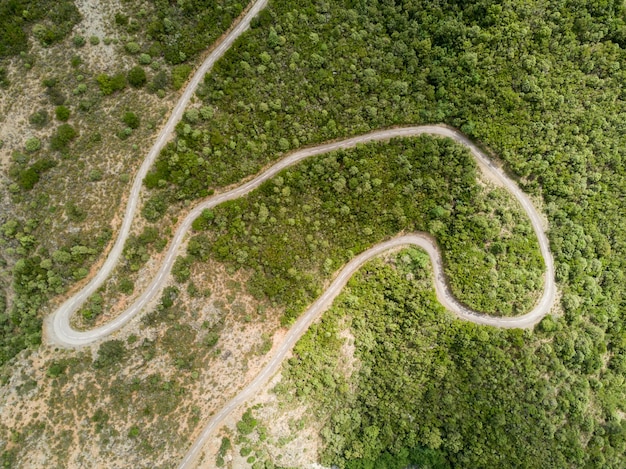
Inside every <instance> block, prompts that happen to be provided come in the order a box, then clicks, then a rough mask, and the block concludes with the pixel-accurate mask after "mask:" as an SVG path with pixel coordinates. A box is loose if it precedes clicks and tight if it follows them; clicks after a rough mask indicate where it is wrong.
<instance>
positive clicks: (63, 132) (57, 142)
mask: <svg viewBox="0 0 626 469" xmlns="http://www.w3.org/2000/svg"><path fill="white" fill-rule="evenodd" d="M77 136H78V132H77V131H76V129H75V128H74V127H72V126H71V125H69V124H61V125H60V126H59V127H58V128H57V131H56V133H55V134H54V135H53V136H52V138H51V139H50V148H51V149H52V150H58V151H63V150H66V149H67V147H68V146H69V144H70V142H71V141H72V140H74V139H75V138H76V137H77Z"/></svg>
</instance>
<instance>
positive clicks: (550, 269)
mask: <svg viewBox="0 0 626 469" xmlns="http://www.w3.org/2000/svg"><path fill="white" fill-rule="evenodd" d="M266 3H267V0H258V1H256V2H255V3H254V4H253V5H252V7H251V8H250V10H249V11H248V13H246V15H245V16H244V17H243V18H242V20H241V21H240V22H239V23H238V24H237V25H236V26H235V27H234V28H233V29H232V30H231V31H230V32H229V33H228V34H227V35H226V36H225V37H224V38H223V40H222V41H221V42H220V43H219V44H218V46H217V47H216V48H215V50H214V51H213V52H212V53H211V54H210V55H209V56H208V57H207V59H206V60H205V62H204V63H203V64H202V66H201V67H200V68H199V69H198V71H197V72H196V73H195V75H194V76H193V78H192V79H191V81H190V83H189V85H188V86H187V89H186V90H185V92H184V93H183V95H182V96H181V98H180V100H179V102H178V103H177V105H176V107H175V108H174V111H173V112H172V115H171V116H170V118H169V120H168V121H167V123H166V125H165V127H163V129H162V131H161V133H160V134H159V137H158V139H157V141H156V142H155V144H154V146H153V147H152V149H151V151H150V153H149V154H148V155H147V157H146V159H145V161H144V162H143V164H142V166H141V168H140V169H139V172H138V173H137V175H136V177H135V180H134V182H133V186H132V189H131V192H130V194H129V199H128V205H127V206H126V211H125V214H124V220H123V222H122V227H121V229H120V232H119V234H118V237H117V239H116V241H115V244H114V246H113V248H112V249H111V251H110V253H109V255H108V256H107V258H106V260H105V262H104V264H103V266H102V268H101V269H100V270H99V271H98V273H97V274H96V275H95V276H94V277H93V278H92V279H91V281H90V282H89V283H88V284H87V285H86V286H85V287H83V288H82V289H81V290H80V291H79V292H78V293H76V294H75V295H74V296H72V297H71V298H69V299H68V300H67V301H65V303H63V304H62V305H61V306H60V307H59V308H58V309H57V310H56V311H55V312H54V313H52V314H51V315H50V316H48V317H47V318H46V320H45V323H44V337H45V339H46V341H47V342H48V343H50V344H54V345H58V346H62V347H81V346H86V345H89V344H92V343H94V342H97V341H99V340H102V339H104V338H106V337H108V336H109V335H110V334H112V333H113V332H115V331H116V330H118V329H120V328H121V327H123V326H124V325H125V324H126V323H128V321H130V319H132V318H133V317H134V316H136V315H137V314H138V313H140V312H141V311H142V309H143V308H144V307H145V306H146V305H147V304H148V303H149V302H150V301H151V300H152V299H153V298H154V297H155V296H156V295H157V294H158V293H159V292H160V290H161V289H162V288H163V286H164V284H165V282H167V280H168V277H169V273H170V270H171V268H172V265H173V263H174V261H175V259H176V256H177V255H178V251H179V249H180V247H181V245H182V244H183V242H184V240H185V236H186V234H187V233H188V231H189V229H190V227H191V224H192V222H193V220H194V219H196V218H197V217H198V216H200V214H201V213H202V211H203V210H205V209H210V208H212V207H215V206H217V205H219V204H221V203H223V202H225V201H227V200H234V199H238V198H240V197H242V196H244V195H245V194H247V193H249V192H250V191H252V190H254V189H255V188H257V187H259V186H260V185H261V184H262V183H263V182H265V181H267V180H269V179H271V178H272V177H274V176H275V175H276V174H278V173H279V172H280V171H282V170H283V169H285V168H287V167H289V166H291V165H294V164H297V163H298V162H300V161H302V160H304V159H306V158H309V157H312V156H315V155H320V154H324V153H328V152H331V151H334V150H339V149H346V148H353V147H355V146H356V145H358V144H364V143H368V142H375V141H386V140H389V139H392V138H402V137H415V136H418V135H422V134H429V135H435V136H440V137H445V138H451V139H453V140H455V141H456V142H458V143H460V144H462V145H464V146H465V147H467V148H468V149H469V150H470V152H471V153H472V155H473V157H474V158H475V159H476V161H477V162H478V163H479V166H480V168H481V170H482V171H483V172H485V174H486V175H487V176H488V177H489V178H490V179H492V180H494V181H496V182H497V183H498V184H500V185H502V186H503V187H505V188H506V189H507V190H508V191H509V192H511V193H512V194H513V196H514V197H515V198H516V199H517V200H518V201H519V203H520V204H521V206H522V208H523V209H524V211H525V212H526V214H527V215H528V217H529V218H530V221H531V224H532V227H533V230H534V232H535V235H536V236H537V238H538V241H539V247H540V250H541V254H542V256H543V259H544V261H545V266H546V273H545V281H544V291H543V294H542V296H541V298H540V300H539V301H538V303H537V304H536V305H535V307H534V308H533V310H532V311H530V312H529V313H527V314H525V315H523V316H517V317H502V318H500V317H493V316H488V315H485V314H481V313H479V312H476V311H473V310H471V309H469V308H467V307H466V306H464V305H462V304H461V303H459V302H458V301H457V300H456V298H455V297H454V296H453V295H452V293H451V291H450V289H449V287H448V283H447V282H446V279H445V275H444V271H443V263H442V260H441V255H440V252H439V249H438V247H437V245H436V243H435V241H434V239H433V238H432V237H431V236H430V235H428V234H425V233H414V234H409V235H404V236H398V237H395V238H393V239H390V240H388V241H385V242H382V243H380V244H377V245H376V246H374V247H372V248H371V249H369V250H367V251H365V252H363V253H361V254H359V255H358V256H356V257H354V258H353V259H352V260H351V261H350V262H349V263H348V264H347V265H346V266H344V268H343V269H342V270H341V271H340V272H339V273H338V274H337V277H336V278H335V279H334V281H333V282H332V283H331V285H330V286H329V288H328V289H327V290H326V291H325V292H324V294H323V295H322V296H321V297H320V298H319V299H318V300H317V301H316V302H315V303H314V304H313V305H312V306H311V307H310V308H309V309H308V310H307V311H306V312H305V313H304V314H303V315H302V316H301V317H300V319H299V320H298V321H297V322H296V323H295V324H294V326H293V327H292V328H291V329H290V330H289V331H288V332H287V334H286V335H285V338H284V340H283V342H282V343H281V345H280V347H279V348H278V350H277V351H276V353H275V354H274V356H273V357H272V358H271V360H270V362H269V363H268V364H267V365H266V367H265V368H264V369H263V370H262V372H261V373H260V374H259V375H257V376H256V377H255V378H254V380H253V381H252V382H251V383H249V384H248V385H247V386H246V387H245V388H244V389H243V391H241V392H240V393H239V394H238V395H237V396H235V397H234V398H233V399H232V400H231V401H230V402H229V403H228V404H226V406H224V407H223V408H222V409H221V410H220V411H219V412H218V413H217V414H215V415H214V416H213V417H212V418H211V420H210V421H209V422H208V424H207V425H206V426H205V428H204V429H203V431H202V432H201V434H200V435H199V436H198V438H197V439H196V441H195V442H194V444H193V446H192V447H191V448H190V450H189V452H188V453H187V455H186V456H185V458H184V460H183V462H182V463H181V465H180V468H181V469H182V468H190V467H193V464H194V463H195V461H196V460H197V459H198V456H199V454H200V452H201V450H202V447H203V445H204V443H205V442H206V441H207V439H208V437H209V436H210V435H211V433H212V432H213V431H214V430H215V429H216V428H217V427H218V425H219V424H220V423H221V422H222V421H223V419H224V418H225V417H226V416H227V415H228V414H229V413H230V412H232V411H233V410H234V409H235V408H237V407H238V406H239V405H241V404H242V403H244V402H245V401H246V400H247V399H249V398H250V397H252V395H253V394H254V393H255V392H256V391H258V389H259V388H260V387H261V386H262V385H263V384H265V383H266V382H267V380H268V379H269V378H270V377H271V376H272V375H273V374H274V373H275V372H276V370H277V369H278V367H279V366H280V364H281V363H282V361H283V359H284V357H285V355H286V354H287V352H288V351H289V350H290V349H291V348H292V346H293V345H294V344H295V342H296V341H297V340H298V339H299V338H300V337H301V335H302V334H303V333H304V331H306V329H307V328H308V327H309V325H310V324H311V323H312V322H313V321H315V319H316V318H317V317H319V315H320V314H321V313H322V312H323V311H324V310H325V309H326V308H327V307H328V306H329V305H330V304H331V303H332V301H333V299H334V298H335V297H336V296H337V295H338V294H339V293H340V292H341V290H342V289H343V287H344V286H345V284H346V283H347V281H348V279H349V278H350V277H351V276H352V274H353V273H354V272H355V271H356V270H357V269H358V268H359V267H360V266H361V265H363V263H365V262H367V261H368V260H370V259H371V258H373V257H375V256H378V255H380V254H381V253H382V252H384V251H387V250H389V249H394V248H398V247H400V246H405V245H415V246H419V247H420V248H422V249H424V250H425V251H426V252H427V253H428V255H429V256H430V259H431V263H432V266H433V269H434V272H435V288H436V292H437V298H438V299H439V301H440V302H441V304H442V305H443V306H445V307H446V308H447V309H449V310H450V311H452V312H454V313H455V314H456V315H457V316H459V317H460V318H463V319H466V320H468V321H472V322H475V323H478V324H485V325H491V326H495V327H505V328H514V327H515V328H529V327H532V326H534V325H535V324H536V323H538V322H539V321H540V320H541V319H542V318H543V317H544V316H545V315H546V314H547V313H548V312H549V311H550V309H551V307H552V304H553V303H554V299H555V296H556V287H555V281H554V263H553V259H552V255H551V253H550V249H549V243H548V239H547V237H546V234H545V230H544V227H543V223H542V219H541V217H540V215H539V213H538V212H537V210H536V209H535V207H534V206H533V204H532V202H531V201H530V199H529V198H528V197H527V196H526V195H525V194H524V193H523V192H522V191H521V190H520V189H519V187H518V186H517V184H516V183H515V182H514V181H512V180H511V179H509V178H508V176H506V174H505V173H504V172H503V171H502V170H501V169H500V168H498V167H497V166H496V165H495V164H494V163H493V162H492V161H491V160H490V159H489V158H488V157H487V156H486V155H485V154H484V153H483V152H482V151H481V150H480V149H479V148H478V147H477V146H476V145H475V144H474V143H472V142H471V141H470V140H469V139H468V138H467V137H466V136H465V135H463V134H462V133H460V132H459V131H457V130H455V129H451V128H449V127H446V126H443V125H422V126H407V127H399V128H393V129H383V130H378V131H373V132H370V133H367V134H364V135H360V136H356V137H352V138H348V139H345V140H342V141H337V142H331V143H326V144H322V145H319V146H316V147H311V148H305V149H302V150H299V151H296V152H293V153H291V154H289V155H287V156H286V157H285V158H283V159H282V160H280V161H278V162H277V163H275V164H274V165H273V166H271V167H269V168H268V169H267V170H265V171H263V172H262V173H260V174H259V175H257V176H256V177H254V178H253V179H251V180H249V181H247V182H245V183H243V184H241V185H240V186H238V187H236V188H234V189H232V190H229V191H227V192H223V193H218V194H216V195H214V196H212V197H211V198H209V199H206V200H205V201H203V202H201V203H200V204H198V205H197V206H196V207H195V208H194V209H193V210H192V211H191V212H190V213H189V214H188V215H187V216H186V217H185V219H184V220H183V221H182V223H181V224H180V225H179V227H178V229H177V231H176V233H175V234H174V237H173V239H172V242H171V243H170V245H169V248H168V250H167V252H166V254H165V256H164V259H163V262H162V264H161V266H160V268H159V270H158V272H157V274H156V276H155V277H154V278H153V279H152V281H151V283H150V285H149V286H148V287H147V289H146V290H145V291H144V292H143V293H142V294H141V295H140V296H139V297H138V298H137V299H136V300H135V302H134V303H133V304H132V305H131V306H130V307H129V308H128V309H126V311H124V312H123V313H122V314H120V315H119V316H117V317H116V318H115V319H113V320H111V321H110V322H108V323H107V324H105V325H103V326H101V327H98V328H96V329H93V330H89V331H77V330H74V329H72V327H71V325H70V317H71V316H72V314H73V313H74V312H75V311H76V310H77V309H78V308H79V307H80V306H81V305H82V304H83V303H84V302H85V301H86V300H87V299H88V298H89V296H90V295H92V294H93V293H94V292H95V291H96V290H97V289H98V288H99V287H100V285H101V284H102V283H103V282H104V281H105V280H106V278H107V277H108V276H109V275H110V273H111V272H112V270H113V268H114V266H115V265H116V263H117V261H118V260H119V257H120V255H121V253H122V250H123V248H124V244H125V242H126V239H127V238H128V235H129V232H130V227H131V223H132V220H133V217H134V215H135V212H136V209H137V204H138V201H139V197H140V192H141V186H142V182H143V179H144V178H145V176H146V174H147V172H148V170H149V168H150V167H151V166H152V164H153V162H154V160H155V158H156V157H157V155H158V154H159V152H160V151H161V149H162V148H163V146H164V145H165V143H166V142H167V141H168V139H169V138H170V136H171V134H172V132H173V130H174V127H175V125H176V123H177V122H178V121H179V120H180V118H181V117H182V115H183V112H184V110H185V108H186V106H187V104H188V103H189V100H190V98H191V96H192V94H193V92H194V91H195V89H196V87H197V85H198V84H199V83H200V81H201V80H202V79H203V77H204V75H205V74H206V73H207V72H208V71H209V70H210V69H211V68H212V66H213V64H214V63H215V62H216V61H217V60H218V59H219V58H220V57H221V56H222V55H223V54H224V53H225V52H226V50H228V48H229V47H230V46H231V45H232V43H233V42H234V41H235V40H236V39H237V37H239V35H241V33H243V32H244V31H245V30H246V29H247V28H248V26H249V24H250V20H251V19H252V18H253V17H254V16H256V15H257V14H258V13H259V11H260V10H261V9H262V8H264V7H265V4H266Z"/></svg>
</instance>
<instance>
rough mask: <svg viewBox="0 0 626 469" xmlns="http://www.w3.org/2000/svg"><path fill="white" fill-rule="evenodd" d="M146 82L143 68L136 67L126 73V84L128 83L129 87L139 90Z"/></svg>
mask: <svg viewBox="0 0 626 469" xmlns="http://www.w3.org/2000/svg"><path fill="white" fill-rule="evenodd" d="M146 81H147V78H146V72H145V70H144V69H143V67H140V66H139V65H137V66H136V67H133V68H131V69H130V71H129V72H128V83H130V84H131V86H134V87H135V88H141V87H142V86H143V85H145V84H146Z"/></svg>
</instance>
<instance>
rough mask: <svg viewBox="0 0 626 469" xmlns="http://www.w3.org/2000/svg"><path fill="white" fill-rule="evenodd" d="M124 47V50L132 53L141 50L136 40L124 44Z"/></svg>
mask: <svg viewBox="0 0 626 469" xmlns="http://www.w3.org/2000/svg"><path fill="white" fill-rule="evenodd" d="M124 48H125V49H126V52H128V53H129V54H133V55H135V54H137V53H138V52H139V51H140V50H141V47H140V46H139V44H137V43H136V42H129V43H127V44H126V46H124Z"/></svg>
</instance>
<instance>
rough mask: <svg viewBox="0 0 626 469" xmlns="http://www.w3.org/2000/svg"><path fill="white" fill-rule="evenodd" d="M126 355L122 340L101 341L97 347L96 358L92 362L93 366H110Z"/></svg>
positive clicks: (101, 367) (100, 367)
mask: <svg viewBox="0 0 626 469" xmlns="http://www.w3.org/2000/svg"><path fill="white" fill-rule="evenodd" d="M125 355H126V348H125V347H124V342H122V341H121V340H109V341H107V342H104V343H102V345H100V348H99V349H98V358H96V360H95V361H94V362H93V366H94V368H99V369H103V368H110V367H111V366H113V365H116V364H118V363H119V362H120V361H122V359H123V358H124V356H125Z"/></svg>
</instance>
